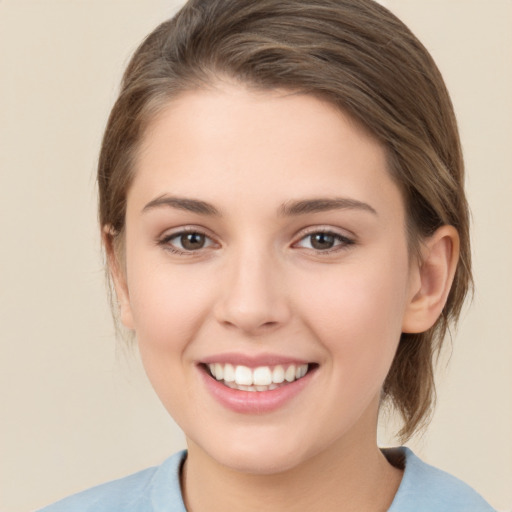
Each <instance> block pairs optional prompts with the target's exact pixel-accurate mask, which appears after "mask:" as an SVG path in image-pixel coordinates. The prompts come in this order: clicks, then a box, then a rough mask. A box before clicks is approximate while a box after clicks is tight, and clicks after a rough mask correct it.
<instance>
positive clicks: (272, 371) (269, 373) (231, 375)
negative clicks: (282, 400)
mask: <svg viewBox="0 0 512 512" xmlns="http://www.w3.org/2000/svg"><path fill="white" fill-rule="evenodd" d="M203 366H204V368H205V370H206V372H207V373H208V374H209V375H210V377H212V378H214V379H215V380H217V381H219V383H221V384H224V385H225V386H227V387H229V388H231V389H237V390H239V391H255V392H258V391H259V392H261V391H273V390H274V389H278V388H281V387H283V386H286V385H288V384H291V383H292V382H295V381H297V380H299V379H302V378H303V377H304V376H305V375H306V374H307V373H308V372H310V371H311V370H313V369H314V368H315V367H316V366H318V365H316V364H314V363H310V364H307V363H306V364H286V365H282V364H279V365H275V366H258V367H257V368H249V367H248V366H243V365H232V364H230V363H226V364H222V363H212V364H207V365H206V364H205V365H203Z"/></svg>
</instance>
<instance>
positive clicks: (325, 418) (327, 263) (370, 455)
mask: <svg viewBox="0 0 512 512" xmlns="http://www.w3.org/2000/svg"><path fill="white" fill-rule="evenodd" d="M463 181H464V180H463V162H462V156H461V151H460V143H459V138H458V133H457V127H456V122H455V118H454V114H453V109H452V106H451V103H450V99H449V96H448V93H447V91H446V88H445V86H444V84H443V81H442V78H441V76H440V74H439V72H438V70H437V68H436V66H435V64H434V62H433V61H432V59H431V57H430V56H429V54H428V53H427V51H426V50H425V49H424V48H423V46H422V45H421V44H420V43H419V42H418V40H417V39H416V38H415V37H414V36H413V35H412V34H411V33H410V31H409V30H408V29H407V28H406V27H405V26H404V25H403V24H402V23H401V22H400V21H399V20H397V19H396V18H395V17H394V16H393V15H392V14H391V13H389V12H388V11H387V10H386V9H384V8H383V7H381V6H380V5H378V4H376V3H374V2H373V1H371V0H279V1H277V0H259V1H258V2H240V1H238V0H191V1H189V2H188V3H187V4H186V5H185V6H184V7H183V9H182V10H181V11H180V12H179V13H178V14H177V15H176V16H175V17H174V18H173V19H172V20H170V21H168V22H166V23H163V24H162V25H160V26H159V27H158V28H157V29H156V30H155V31H154V32H153V33H152V34H150V35H149V36H148V38H147V39H146V40H145V41H144V42H143V43H142V45H141V46H140V48H139V49H138V50H137V52H136V53H135V55H134V57H133V58H132V61H131V62H130V64H129V66H128V69H127V70H126V73H125V76H124V80H123V85H122V90H121V93H120V95H119V98H118V100H117V102H116V104H115V106H114V108H113V110H112V113H111V116H110V119H109V122H108V125H107V128H106V133H105V137H104V141H103V147H102V151H101V156H100V162H99V169H98V182H99V191H100V223H101V229H102V233H103V241H104V245H105V250H106V254H107V258H108V264H109V270H110V273H111V278H112V282H113V285H114V288H115V296H116V298H117V303H118V310H119V311H118V312H119V318H120V321H121V322H122V324H123V325H124V326H125V327H127V328H128V329H129V330H131V331H132V332H133V333H134V335H135V337H136V339H137V343H138V346H139V349H140V353H141V357H142V360H143V363H144V367H145V369H146V372H147V374H148V377H149V379H150V381H151V383H152V385H153V387H154V389H155V391H156V393H157V395H158V396H159V398H160V400H161V401H162V403H163V405H164V407H165V408H166V409H167V410H168V411H169V413H170V414H171V415H172V416H173V418H174V419H175V420H176V422H177V423H178V424H179V425H180V426H181V428H182V429H183V431H184V433H185V435H186V438H187V446H188V450H187V451H186V452H182V453H178V454H176V455H174V456H173V457H171V458H170V459H168V460H167V461H166V462H164V463H163V464H162V465H161V466H159V467H157V468H151V469H148V470H145V471H142V472H140V473H137V474H135V475H132V476H129V477H127V478H124V479H121V480H118V481H115V482H112V483H108V484H104V485H102V486H100V487H97V488H94V489H91V490H89V491H85V492H84V493H81V494H78V495H76V496H73V497H71V498H68V499H66V500H63V501H62V502H59V503H57V504H56V505H53V506H51V507H49V508H47V509H45V510H46V511H48V512H50V511H51V512H56V511H60V510H66V511H69V510H73V511H85V510H87V511H88V510H91V511H92V510H94V511H103V510H104V511H113V510H119V511H121V510H122V511H157V510H158V511H164V510H165V511H171V510H172V511H180V512H184V511H185V510H188V511H189V512H202V511H209V512H215V511H217V510H218V511H226V510H237V511H245V510H247V511H252V510H258V511H276V510H277V511H283V512H284V511H295V510H319V511H323V512H329V511H356V510H357V511H363V510H364V511H368V512H372V511H385V510H390V511H392V512H405V511H413V510H414V511H436V512H439V511H443V510H447V511H448V510H449V511H461V512H462V511H472V512H480V511H481V512H484V511H491V510H492V508H491V507H490V506H489V505H488V504H487V503H485V501H484V500H483V499H482V498H481V497H480V496H479V495H478V494H477V493H476V492H475V491H473V490H472V489H470V488H469V487H468V486H466V485H465V484H463V483H462V482H460V481H458V480H457V479H455V478H453V477H451V476H449V475H447V474H446V473H443V472H441V471H439V470H436V469H434V468H432V467H430V466H428V465H426V464H424V463H423V462H421V461H420V460H419V459H418V458H417V457H416V456H415V455H414V454H413V453H412V452H411V451H410V450H408V449H406V448H397V449H395V450H380V449H379V448H378V446H377V442H376V430H377V419H378V414H379V409H380V407H381V406H382V405H383V404H384V403H385V402H389V403H391V404H392V405H393V406H394V407H395V408H396V409H397V410H398V411H399V412H400V413H401V415H402V417H403V428H402V430H401V432H400V436H401V438H402V439H404V440H405V439H407V438H409V437H410V436H411V435H412V434H413V433H414V432H415V431H416V430H418V429H419V428H421V427H422V425H423V424H424V422H425V421H426V419H428V416H429V413H430V410H431V406H432V397H433V391H434V382H433V363H432V361H433V357H434V355H435V354H436V353H437V351H438V349H439V348H440V345H441V343H442V340H443V337H444V334H445V332H446V329H447V327H448V325H449V323H450V322H454V321H456V320H457V317H458V314H459V312H460V308H461V306H462V303H463V300H464V297H465V295H466V293H467V290H468V288H469V286H470V284H471V265H470V249H469V235H468V211H467V204H466V199H465V195H464V191H463Z"/></svg>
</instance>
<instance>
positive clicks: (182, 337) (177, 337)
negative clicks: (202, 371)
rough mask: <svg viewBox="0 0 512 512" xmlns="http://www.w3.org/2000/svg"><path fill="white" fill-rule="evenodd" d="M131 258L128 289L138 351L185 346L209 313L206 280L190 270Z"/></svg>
mask: <svg viewBox="0 0 512 512" xmlns="http://www.w3.org/2000/svg"><path fill="white" fill-rule="evenodd" d="M134 256H135V257H134V259H133V261H132V264H131V269H132V272H131V273H129V275H128V279H129V282H128V286H129V290H130V305H131V309H132V316H133V319H134V325H135V330H136V332H137V338H138V340H139V344H140V345H141V348H143V347H144V346H145V345H149V346H151V347H153V348H155V349H161V350H169V349H171V350H173V349H176V348H178V347H184V346H186V345H187V343H188V342H189V341H190V340H191V338H192V336H193V334H194V332H195V330H196V329H197V328H198V326H199V325H200V324H201V322H202V321H203V319H204V316H205V315H207V314H208V311H209V309H210V307H209V306H210V303H211V300H210V297H211V291H210V290H209V289H208V286H207V284H208V280H205V279H204V276H202V275H201V274H200V273H198V272H196V271H194V269H192V268H191V267H190V266H186V265H182V266H176V265H174V266H173V265H169V264H166V263H162V262H161V261H151V260H149V261H148V260H145V261H143V260H142V258H141V260H140V261H138V259H137V257H136V255H134Z"/></svg>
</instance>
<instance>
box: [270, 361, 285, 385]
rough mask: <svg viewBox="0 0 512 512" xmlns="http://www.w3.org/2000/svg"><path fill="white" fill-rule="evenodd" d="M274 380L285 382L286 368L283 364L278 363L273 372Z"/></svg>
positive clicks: (276, 382)
mask: <svg viewBox="0 0 512 512" xmlns="http://www.w3.org/2000/svg"><path fill="white" fill-rule="evenodd" d="M272 382H274V383H275V384H281V382H284V368H283V367H282V366H281V365H277V366H276V367H275V368H274V371H273V372H272Z"/></svg>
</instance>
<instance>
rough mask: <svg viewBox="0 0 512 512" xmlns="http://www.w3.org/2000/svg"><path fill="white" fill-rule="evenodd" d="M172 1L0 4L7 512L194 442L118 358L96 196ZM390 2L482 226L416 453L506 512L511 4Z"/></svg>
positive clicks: (511, 360) (2, 478)
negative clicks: (129, 86)
mask: <svg viewBox="0 0 512 512" xmlns="http://www.w3.org/2000/svg"><path fill="white" fill-rule="evenodd" d="M178 3H180V2H172V1H171V0H168V1H163V0H137V1H136V0H132V1H128V0H31V1H30V0H0V234H1V239H0V326H1V338H0V340H1V345H0V349H1V354H0V407H1V411H2V412H1V417H0V511H1V512H27V511H29V510H32V509H34V508H36V507H39V506H42V505H43V504H46V503H48V502H51V501H53V500H56V499H57V498H59V497H62V496H64V495H67V494H69V493H72V492H75V491H78V490H80V489H83V488H85V487H88V486H91V485H93V484H96V483H99V482H102V481H106V480H109V479H113V478H115V477H120V476H122V475H125V474H128V473H130V472H134V471H136V470H138V469H141V468H144V467H147V466H149V465H152V464H156V463H158V462H160V461H162V460H163V459H164V458H165V457H166V456H168V455H169V454H171V453H172V452H173V451H175V450H177V449H179V448H181V447H182V446H183V445H184V444H183V437H182V434H181V433H180V432H179V431H178V429H177V428H176V427H175V426H174V424H173V422H172V420H171V419H170V418H169V417H168V416H167V414H166V413H165V412H164V410H163V408H162V407H161V406H160V404H159V402H158V400H157V398H156V397H155V396H154V394H153V392H152V391H151V390H150V389H149V386H148V384H147V383H146V380H145V377H144V375H143V372H142V371H141V369H140V367H139V364H138V361H137V358H136V356H134V357H131V356H126V353H125V351H123V350H116V343H115V340H114V335H113V327H112V323H111V319H110V316H109V311H108V307H107V301H106V298H105V289H104V283H103V271H102V259H101V252H100V249H99V242H98V234H97V229H96V220H95V219H96V214H95V194H96V192H95V184H94V180H95V178H94V171H95V163H96V158H97V150H98V147H99V142H100V138H101V132H102V129H103V126H104V123H105V120H106V116H107V114H108V111H109V108H110V106H111V104H112V102H113V100H114V98H115V93H116V90H117V85H118V82H119V78H120V74H121V71H122V69H123V66H124V65H125V64H126V62H127V59H128V57H129V55H130V54H131V52H132V51H133V50H134V48H135V47H136V45H137V44H138V42H139V41H140V40H141V38H142V37H143V36H144V35H145V34H146V33H147V32H149V31H150V30H151V29H152V28H153V27H154V26H155V25H156V24H157V23H158V22H160V21H162V20H163V19H165V18H166V17H168V16H169V15H170V14H171V13H172V12H173V11H174V9H175V5H177V4H178ZM383 3H385V4H386V5H388V6H389V7H390V8H391V9H392V10H393V11H394V12H396V13H397V14H398V15H399V16H400V17H401V18H402V19H403V20H404V21H405V22H406V23H408V24H409V25H410V27H411V28H412V29H413V31H415V32H416V33H417V35H418V36H419V37H420V38H421V39H422V40H423V42H424V43H425V44H426V46H427V47H428V48H429V49H430V50H431V52H432V54H433V55H434V57H435V58H436V60H437V61H438V64H439V66H440V68H441V70H442V71H443V73H444V75H445V78H446V81H447V83H448V86H449V89H450V90H451V92H452V96H453V100H454V103H455V108H456V110H457V113H458V117H459V121H460V127H461V133H462V139H463V144H464V149H465V153H466V160H467V169H468V191H469V197H470V202H471V205H472V210H473V216H474V225H473V236H474V257H475V276H476V285H477V292H476V296H475V299H474V302H473V305H472V307H471V308H469V309H468V310H467V312H466V313H465V314H464V317H463V319H462V323H461V326H460V329H459V331H458V333H457V334H456V335H454V336H453V347H454V348H453V355H452V357H451V361H450V364H449V367H448V370H443V371H442V372H440V385H439V395H440V400H439V406H438V409H437V414H436V416H435V419H434V421H433V423H432V425H431V428H430V430H429V432H428V434H427V435H425V436H424V437H423V438H421V439H419V440H417V441H415V442H414V443H411V444H412V445H413V447H414V448H415V450H417V451H418V452H419V453H420V454H421V455H422V456H423V457H424V458H425V459H426V460H427V461H429V462H431V463H433V464H435V465H437V466H439V467H441V468H444V469H446V470H448V471H450V472H452V473H454V474H455V475H457V476H459V477H460V478H462V479H464V480H466V481H467V482H468V483H470V484H471V485H473V486H474V487H475V488H477V489H478V490H479V491H480V492H481V493H482V494H483V495H484V496H485V497H486V498H487V499H488V500H489V501H490V502H491V503H492V504H493V505H494V506H495V507H497V508H498V509H500V510H512V324H511V318H512V294H511V292H510V291H511V289H512V271H511V269H512V265H511V263H512V261H511V254H512V241H511V238H512V201H511V197H512V172H511V170H512V165H511V164H512V162H511V160H512V150H511V147H512V95H511V94H510V91H511V90H512V30H511V28H512V2H511V1H510V0H501V1H500V0H487V1H485V2H484V1H483V0H475V1H473V0H417V1H414V0H388V1H384V2H383ZM381 441H382V442H383V443H392V441H390V439H389V436H388V435H387V434H386V432H382V433H381Z"/></svg>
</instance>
